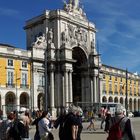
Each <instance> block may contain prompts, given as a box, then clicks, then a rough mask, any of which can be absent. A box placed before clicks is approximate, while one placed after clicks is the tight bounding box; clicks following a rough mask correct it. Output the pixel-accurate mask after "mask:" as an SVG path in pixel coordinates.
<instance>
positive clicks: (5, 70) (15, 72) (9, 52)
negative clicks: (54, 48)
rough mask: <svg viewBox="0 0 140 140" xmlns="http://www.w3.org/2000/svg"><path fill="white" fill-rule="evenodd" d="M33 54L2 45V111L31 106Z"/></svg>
mask: <svg viewBox="0 0 140 140" xmlns="http://www.w3.org/2000/svg"><path fill="white" fill-rule="evenodd" d="M30 54H31V53H30V52H28V51H26V50H21V49H17V48H14V47H13V46H9V45H6V44H0V109H1V110H3V113H4V115H5V114H6V112H9V111H11V110H16V109H17V110H19V108H20V107H22V106H24V107H29V106H30V100H29V99H30V96H31V95H30V77H31V74H30V72H31V71H30V58H31V55H30Z"/></svg>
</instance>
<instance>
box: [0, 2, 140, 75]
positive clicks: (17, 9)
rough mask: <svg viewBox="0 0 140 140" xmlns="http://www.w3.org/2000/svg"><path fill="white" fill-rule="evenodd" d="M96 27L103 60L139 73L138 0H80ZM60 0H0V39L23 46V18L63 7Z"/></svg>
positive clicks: (110, 64)
mask: <svg viewBox="0 0 140 140" xmlns="http://www.w3.org/2000/svg"><path fill="white" fill-rule="evenodd" d="M80 3H81V5H82V7H83V10H84V11H85V13H86V15H87V18H88V20H89V21H90V22H92V23H94V24H95V26H96V29H97V34H96V40H97V42H98V45H97V46H98V48H99V52H100V54H101V61H102V63H103V64H106V65H109V66H113V67H116V68H121V69H126V68H127V69H128V71H130V72H137V73H138V74H140V10H139V9H140V2H139V0H124V1H122V0H80ZM62 7H63V0H0V43H5V44H10V45H13V46H15V47H17V48H22V49H26V35H25V31H24V29H23V27H24V26H25V21H27V20H28V19H30V18H33V17H35V16H37V15H40V14H42V13H43V11H44V10H55V9H62Z"/></svg>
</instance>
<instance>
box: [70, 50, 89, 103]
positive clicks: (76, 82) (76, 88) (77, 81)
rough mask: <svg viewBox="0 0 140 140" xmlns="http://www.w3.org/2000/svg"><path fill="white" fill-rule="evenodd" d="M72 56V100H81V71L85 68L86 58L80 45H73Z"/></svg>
mask: <svg viewBox="0 0 140 140" xmlns="http://www.w3.org/2000/svg"><path fill="white" fill-rule="evenodd" d="M72 58H73V59H74V60H75V62H74V63H73V74H72V84H73V85H72V86H73V102H78V101H82V85H81V83H82V81H81V80H82V72H84V71H88V70H87V58H86V55H85V52H84V51H83V50H82V49H81V48H80V47H74V48H73V52H72Z"/></svg>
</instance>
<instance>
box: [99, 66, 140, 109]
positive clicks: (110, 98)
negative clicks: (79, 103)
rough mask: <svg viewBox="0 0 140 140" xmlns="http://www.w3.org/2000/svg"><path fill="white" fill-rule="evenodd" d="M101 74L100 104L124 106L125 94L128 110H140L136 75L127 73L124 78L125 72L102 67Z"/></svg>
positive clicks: (139, 83)
mask: <svg viewBox="0 0 140 140" xmlns="http://www.w3.org/2000/svg"><path fill="white" fill-rule="evenodd" d="M101 74H102V80H101V83H102V84H101V85H102V86H101V95H102V96H101V100H102V101H101V102H114V103H121V104H123V105H124V106H125V99H126V94H127V95H128V109H129V110H130V111H136V110H140V76H139V75H138V74H137V73H131V72H127V78H126V70H123V69H119V68H115V67H112V66H107V65H102V68H101ZM126 83H127V86H126Z"/></svg>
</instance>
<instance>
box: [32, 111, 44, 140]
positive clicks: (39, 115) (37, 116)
mask: <svg viewBox="0 0 140 140" xmlns="http://www.w3.org/2000/svg"><path fill="white" fill-rule="evenodd" d="M41 116H42V111H39V110H38V111H37V112H36V119H35V120H34V121H33V122H32V125H35V126H36V131H35V135H34V140H40V135H39V130H38V122H39V121H40V120H41V119H42V118H41Z"/></svg>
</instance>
